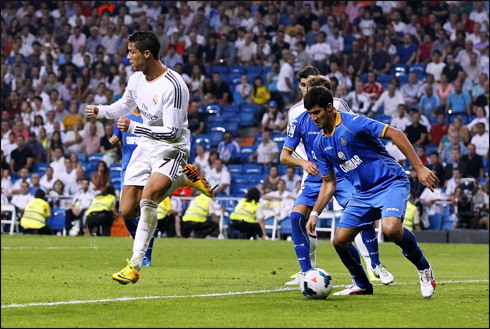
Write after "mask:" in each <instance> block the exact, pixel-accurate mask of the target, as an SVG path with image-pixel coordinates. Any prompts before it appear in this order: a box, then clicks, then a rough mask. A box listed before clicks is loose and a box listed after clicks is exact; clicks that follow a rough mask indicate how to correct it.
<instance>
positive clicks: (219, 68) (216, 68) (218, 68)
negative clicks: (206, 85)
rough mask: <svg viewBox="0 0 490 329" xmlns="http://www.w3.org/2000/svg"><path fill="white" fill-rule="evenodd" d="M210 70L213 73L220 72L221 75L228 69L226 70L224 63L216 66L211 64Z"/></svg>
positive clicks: (226, 72)
mask: <svg viewBox="0 0 490 329" xmlns="http://www.w3.org/2000/svg"><path fill="white" fill-rule="evenodd" d="M211 71H212V72H213V73H215V72H219V73H221V75H224V74H228V72H229V70H228V66H225V65H217V66H213V67H212V68H211Z"/></svg>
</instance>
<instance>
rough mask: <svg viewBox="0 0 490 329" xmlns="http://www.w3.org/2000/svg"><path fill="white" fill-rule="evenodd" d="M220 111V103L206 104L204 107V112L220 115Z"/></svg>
mask: <svg viewBox="0 0 490 329" xmlns="http://www.w3.org/2000/svg"><path fill="white" fill-rule="evenodd" d="M221 112H222V108H221V104H218V103H213V104H208V106H206V107H205V108H204V113H209V114H218V115H220V114H221Z"/></svg>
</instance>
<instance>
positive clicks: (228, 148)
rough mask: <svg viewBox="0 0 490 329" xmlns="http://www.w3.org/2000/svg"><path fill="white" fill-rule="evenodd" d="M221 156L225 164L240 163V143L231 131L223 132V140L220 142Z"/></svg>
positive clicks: (219, 151)
mask: <svg viewBox="0 0 490 329" xmlns="http://www.w3.org/2000/svg"><path fill="white" fill-rule="evenodd" d="M218 154H219V158H220V159H221V160H222V161H223V163H224V164H227V165H228V164H238V163H240V160H241V158H240V145H238V143H237V142H236V141H234V140H233V135H232V134H231V132H229V131H225V133H224V134H223V140H222V141H221V142H219V144H218Z"/></svg>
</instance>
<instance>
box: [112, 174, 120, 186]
mask: <svg viewBox="0 0 490 329" xmlns="http://www.w3.org/2000/svg"><path fill="white" fill-rule="evenodd" d="M121 181H122V178H121V177H112V176H111V185H112V186H114V188H115V189H120V188H121Z"/></svg>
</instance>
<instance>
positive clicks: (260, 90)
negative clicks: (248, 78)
mask: <svg viewBox="0 0 490 329" xmlns="http://www.w3.org/2000/svg"><path fill="white" fill-rule="evenodd" d="M250 99H251V101H252V103H253V104H257V105H260V106H262V107H265V106H266V104H267V102H269V100H270V99H271V93H270V91H269V88H268V87H267V86H265V85H264V82H263V81H262V77H261V76H260V75H258V76H256V77H255V78H254V85H253V88H252V90H251V92H250Z"/></svg>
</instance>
